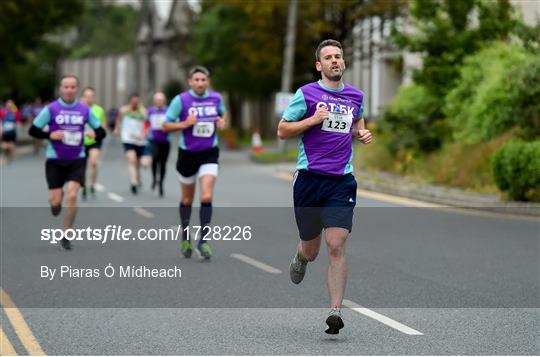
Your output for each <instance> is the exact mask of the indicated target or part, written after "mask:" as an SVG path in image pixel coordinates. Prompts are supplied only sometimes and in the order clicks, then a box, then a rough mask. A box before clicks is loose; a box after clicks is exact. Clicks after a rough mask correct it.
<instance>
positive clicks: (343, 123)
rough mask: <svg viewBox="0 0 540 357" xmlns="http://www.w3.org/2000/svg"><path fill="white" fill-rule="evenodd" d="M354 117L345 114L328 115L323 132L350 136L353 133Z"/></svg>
mask: <svg viewBox="0 0 540 357" xmlns="http://www.w3.org/2000/svg"><path fill="white" fill-rule="evenodd" d="M351 125H352V116H350V115H347V114H343V113H333V112H329V113H328V119H325V120H324V121H323V125H322V130H324V131H331V132H334V133H342V134H348V133H349V132H350V131H351Z"/></svg>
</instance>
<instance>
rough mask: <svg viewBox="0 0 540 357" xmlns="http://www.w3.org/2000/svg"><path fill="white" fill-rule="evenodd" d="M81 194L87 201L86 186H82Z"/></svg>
mask: <svg viewBox="0 0 540 357" xmlns="http://www.w3.org/2000/svg"><path fill="white" fill-rule="evenodd" d="M81 196H82V199H83V201H86V198H87V195H86V186H83V187H81Z"/></svg>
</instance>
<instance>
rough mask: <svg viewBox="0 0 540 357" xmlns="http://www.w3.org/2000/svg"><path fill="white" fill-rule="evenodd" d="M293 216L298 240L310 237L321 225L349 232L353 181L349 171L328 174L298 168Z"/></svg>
mask: <svg viewBox="0 0 540 357" xmlns="http://www.w3.org/2000/svg"><path fill="white" fill-rule="evenodd" d="M293 191H294V193H293V196H294V215H295V218H296V225H297V226H298V232H299V233H300V239H301V240H312V239H315V238H317V237H318V236H319V234H321V231H322V229H323V228H329V227H338V228H344V229H347V230H348V231H349V232H351V231H352V219H353V212H354V206H356V180H355V178H354V176H353V175H352V174H347V175H344V176H327V175H321V174H316V173H313V172H309V171H306V170H300V171H298V172H297V173H296V176H295V180H294V184H293Z"/></svg>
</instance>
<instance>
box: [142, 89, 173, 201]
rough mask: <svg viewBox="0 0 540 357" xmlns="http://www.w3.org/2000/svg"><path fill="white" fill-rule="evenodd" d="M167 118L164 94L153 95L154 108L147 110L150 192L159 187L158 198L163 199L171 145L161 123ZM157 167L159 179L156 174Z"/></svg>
mask: <svg viewBox="0 0 540 357" xmlns="http://www.w3.org/2000/svg"><path fill="white" fill-rule="evenodd" d="M166 117H167V99H166V98H165V94H163V93H161V92H157V93H156V94H154V106H153V107H150V108H149V109H148V120H149V121H150V128H151V131H150V149H151V151H152V190H154V189H155V188H156V184H158V185H159V196H160V197H163V181H164V180H165V170H166V168H167V159H168V158H169V151H170V149H171V143H170V142H169V133H167V132H165V131H163V122H164V121H165V119H166ZM158 167H159V179H157V177H156V176H157V172H158Z"/></svg>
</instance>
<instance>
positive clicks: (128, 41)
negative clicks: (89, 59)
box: [71, 0, 139, 57]
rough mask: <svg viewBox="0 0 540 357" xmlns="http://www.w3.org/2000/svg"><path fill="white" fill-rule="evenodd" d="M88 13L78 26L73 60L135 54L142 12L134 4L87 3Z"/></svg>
mask: <svg viewBox="0 0 540 357" xmlns="http://www.w3.org/2000/svg"><path fill="white" fill-rule="evenodd" d="M84 6H85V11H84V13H83V15H82V16H81V18H80V19H79V21H77V24H76V26H75V29H76V32H77V36H76V40H75V42H74V44H73V46H72V52H71V56H72V57H86V56H101V55H107V54H115V53H125V52H131V51H133V50H134V49H135V47H136V40H137V39H136V36H137V25H138V17H139V13H138V11H137V10H136V9H135V8H133V6H130V5H121V4H114V3H111V2H105V1H103V0H84Z"/></svg>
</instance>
